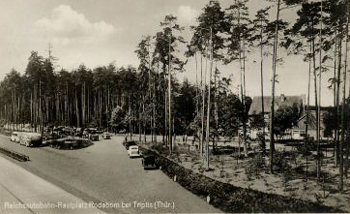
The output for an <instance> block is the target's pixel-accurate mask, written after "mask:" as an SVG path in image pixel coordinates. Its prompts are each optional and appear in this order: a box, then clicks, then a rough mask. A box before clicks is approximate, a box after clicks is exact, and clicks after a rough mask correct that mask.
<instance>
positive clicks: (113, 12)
mask: <svg viewBox="0 0 350 214" xmlns="http://www.w3.org/2000/svg"><path fill="white" fill-rule="evenodd" d="M208 2H209V1H203V0H192V1H186V0H177V1H171V0H147V1H146V0H132V1H130V0H117V1H115V0H103V1H98V2H96V1H95V0H84V1H78V0H46V1H40V0H28V1H21V0H12V1H5V0H0V28H1V29H2V33H1V34H0V46H1V49H0V57H1V59H2V61H1V63H0V79H3V78H4V76H5V74H6V73H8V72H10V70H11V69H12V68H15V69H16V70H18V71H19V72H21V73H23V72H24V70H25V67H26V65H27V63H28V57H29V56H30V52H31V51H32V50H34V51H38V52H39V54H40V55H43V56H44V57H46V56H48V46H49V43H50V44H51V45H52V47H53V48H52V54H53V56H55V57H57V59H58V60H57V61H56V62H55V66H56V69H57V70H58V69H60V68H65V69H68V70H71V69H74V68H77V67H78V66H79V65H80V64H82V63H83V64H85V65H86V66H87V67H89V68H94V67H96V66H100V65H107V64H108V63H110V62H113V61H115V64H116V66H118V67H120V66H123V65H129V64H131V65H133V66H135V67H137V66H138V64H139V61H138V59H137V56H136V54H135V52H134V51H135V49H136V46H137V44H138V43H139V42H140V40H141V39H142V38H143V37H144V36H147V35H151V36H153V35H155V34H156V32H158V31H160V30H161V27H160V26H159V23H160V22H161V21H163V20H164V16H165V15H167V14H173V15H175V16H177V17H178V21H179V24H180V25H181V26H184V27H185V30H184V31H183V34H182V36H183V37H184V38H185V40H186V41H190V39H191V36H192V34H191V33H192V31H191V30H190V26H191V25H197V23H196V17H198V15H199V14H200V13H201V12H202V8H203V7H204V6H205V5H206V4H207V3H208ZM219 2H220V5H221V7H222V8H223V9H226V8H228V6H229V5H230V4H232V3H233V1H232V0H221V1H219ZM267 5H269V3H267V2H266V1H264V0H250V1H249V2H248V5H247V6H248V8H249V13H250V17H251V18H253V17H254V16H255V13H256V11H257V10H259V9H261V8H264V7H265V6H267ZM295 12H296V9H291V10H284V11H282V13H281V18H282V19H286V20H287V21H289V22H293V21H294V19H295ZM274 18H275V13H274V10H272V11H271V14H270V19H271V20H273V19H274ZM179 49H180V53H179V56H180V57H182V58H185V57H184V56H183V54H184V52H185V45H183V46H182V47H180V48H179ZM279 53H280V54H281V56H286V52H285V51H284V50H282V49H279ZM259 54H260V53H259V49H251V53H250V54H249V55H248V61H247V74H246V75H247V77H246V80H247V95H249V96H258V95H259V94H260V88H259V81H260V75H259V72H260V61H259V60H260V59H259V57H260V55H259ZM302 58H303V56H289V57H285V58H284V61H285V62H284V64H282V65H280V66H279V67H278V71H277V72H278V80H279V83H278V84H277V89H276V91H277V94H282V93H283V94H286V95H300V94H306V91H307V72H308V63H307V62H303V60H302ZM217 66H218V68H219V70H220V72H221V74H222V75H223V76H227V77H228V76H232V77H233V79H234V82H233V83H234V85H233V86H232V89H233V90H235V91H237V92H238V87H237V85H238V84H239V65H238V62H237V63H236V62H234V63H231V64H229V65H222V64H221V63H217ZM185 69H186V72H184V73H182V74H177V77H178V78H179V79H180V80H182V79H183V78H188V79H189V80H190V81H192V82H194V81H195V60H194V58H190V59H189V61H188V63H187V65H186V66H185ZM264 70H265V72H264V73H265V74H266V75H265V79H264V81H265V83H266V85H268V87H266V88H265V94H266V95H269V94H270V91H271V90H270V89H269V85H270V79H271V74H270V73H271V72H270V71H271V57H269V59H268V62H265V64H264ZM331 73H332V72H329V74H326V75H325V76H324V83H323V85H324V88H323V99H322V104H323V105H331V104H332V102H333V98H332V91H331V90H329V89H327V86H328V83H327V80H328V78H329V77H331V75H332V74H331ZM311 100H313V98H311Z"/></svg>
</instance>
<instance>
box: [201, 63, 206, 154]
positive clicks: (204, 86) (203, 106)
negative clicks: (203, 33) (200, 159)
mask: <svg viewBox="0 0 350 214" xmlns="http://www.w3.org/2000/svg"><path fill="white" fill-rule="evenodd" d="M206 62H207V60H206ZM201 63H202V58H201ZM201 70H202V66H201ZM201 72H202V71H201ZM206 76H207V63H206V66H205V74H204V81H203V84H202V116H201V118H202V120H201V122H202V130H201V142H200V144H199V150H200V155H201V156H203V142H204V112H205V88H206V82H207V80H206Z"/></svg>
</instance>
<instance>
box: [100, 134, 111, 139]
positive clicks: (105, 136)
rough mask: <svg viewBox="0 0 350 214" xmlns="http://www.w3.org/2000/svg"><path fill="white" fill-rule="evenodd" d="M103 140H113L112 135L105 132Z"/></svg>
mask: <svg viewBox="0 0 350 214" xmlns="http://www.w3.org/2000/svg"><path fill="white" fill-rule="evenodd" d="M102 138H103V139H105V140H106V139H111V134H110V133H109V132H103V134H102Z"/></svg>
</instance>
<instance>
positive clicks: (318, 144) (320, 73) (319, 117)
mask: <svg viewBox="0 0 350 214" xmlns="http://www.w3.org/2000/svg"><path fill="white" fill-rule="evenodd" d="M322 21H323V0H321V20H320V25H321V27H320V59H319V63H320V66H319V81H318V95H319V99H318V101H319V104H318V108H317V114H318V117H317V118H318V128H317V135H318V139H317V178H318V180H319V179H320V176H321V165H322V160H321V149H320V143H321V97H322V96H321V85H322V45H323V41H322V30H323V29H322V28H323V26H322V24H323V23H322Z"/></svg>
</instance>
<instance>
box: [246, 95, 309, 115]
mask: <svg viewBox="0 0 350 214" xmlns="http://www.w3.org/2000/svg"><path fill="white" fill-rule="evenodd" d="M304 100H305V95H300V96H285V95H283V94H281V95H280V96H276V97H275V110H277V109H278V108H279V107H281V106H292V105H293V104H294V103H297V104H299V105H301V106H303V104H304ZM263 102H264V110H265V113H269V112H270V108H271V96H266V97H264V99H263ZM261 106H262V99H261V97H260V96H259V97H253V100H252V105H251V106H250V109H249V115H254V114H260V113H261Z"/></svg>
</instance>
